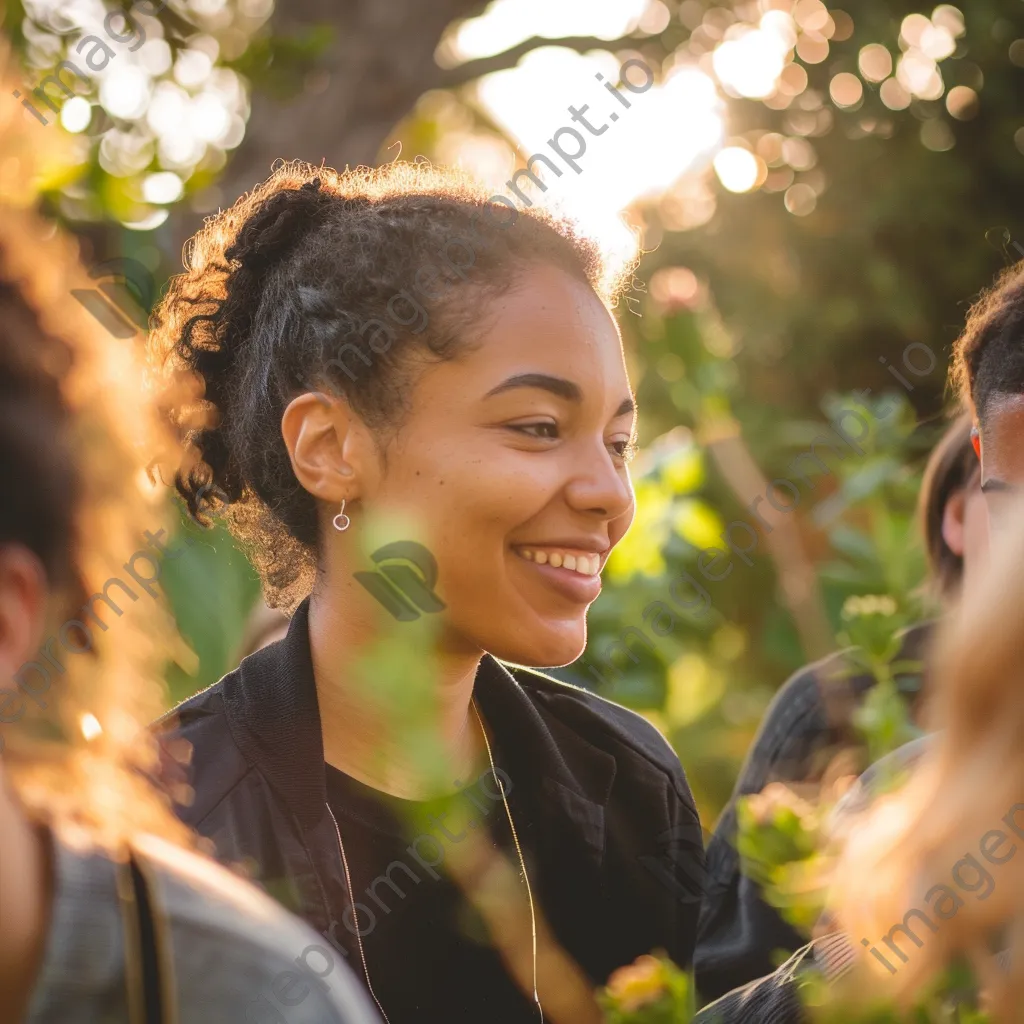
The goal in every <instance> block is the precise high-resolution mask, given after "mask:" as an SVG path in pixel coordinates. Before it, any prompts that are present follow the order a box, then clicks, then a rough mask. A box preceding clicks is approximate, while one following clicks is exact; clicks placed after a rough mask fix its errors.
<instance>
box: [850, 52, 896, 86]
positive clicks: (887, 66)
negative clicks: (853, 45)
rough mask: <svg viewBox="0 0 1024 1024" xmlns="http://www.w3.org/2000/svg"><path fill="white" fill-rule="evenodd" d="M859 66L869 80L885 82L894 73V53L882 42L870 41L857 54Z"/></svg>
mask: <svg viewBox="0 0 1024 1024" xmlns="http://www.w3.org/2000/svg"><path fill="white" fill-rule="evenodd" d="M857 67H858V68H859V69H860V73H861V74H862V75H863V76H864V77H865V78H866V79H867V80H868V81H869V82H884V81H885V80H886V79H887V78H888V77H889V76H890V75H891V74H892V54H891V53H890V52H889V51H888V50H887V49H886V48H885V47H884V46H882V44H881V43H868V45H867V46H865V47H863V48H862V49H861V51H860V53H859V54H858V56H857Z"/></svg>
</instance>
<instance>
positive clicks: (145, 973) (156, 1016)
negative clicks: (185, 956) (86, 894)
mask: <svg viewBox="0 0 1024 1024" xmlns="http://www.w3.org/2000/svg"><path fill="white" fill-rule="evenodd" d="M117 888H118V894H119V895H120V897H121V912H122V918H123V923H124V934H125V985H126V986H127V989H128V1014H129V1018H130V1020H131V1024H177V1020H178V1015H177V1012H176V1010H175V1006H174V986H173V975H172V969H173V967H172V961H171V959H170V937H169V936H168V934H167V929H166V922H165V921H164V920H163V918H162V916H161V915H160V913H159V911H158V908H157V901H156V900H155V898H154V895H153V886H152V884H151V882H150V881H149V879H148V878H147V877H146V870H145V867H144V864H143V863H142V862H141V861H140V857H139V855H138V854H136V853H135V852H134V851H132V853H131V856H130V857H129V859H128V861H127V862H125V863H122V864H121V865H120V866H119V868H118V878H117Z"/></svg>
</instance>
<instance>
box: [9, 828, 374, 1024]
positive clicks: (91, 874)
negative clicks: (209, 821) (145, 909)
mask: <svg viewBox="0 0 1024 1024" xmlns="http://www.w3.org/2000/svg"><path fill="white" fill-rule="evenodd" d="M53 849H54V857H53V863H54V872H55V889H54V899H53V908H52V916H51V922H50V931H49V937H48V939H47V946H46V952H45V955H44V962H43V966H42V970H41V972H40V975H39V978H38V980H37V983H36V987H35V991H34V993H33V996H32V1001H31V1005H30V1007H29V1014H28V1018H27V1021H26V1024H121V1022H125V1024H127V1022H128V1021H130V1020H131V1019H132V1018H131V1017H130V1016H129V1013H128V1003H127V992H126V984H125V933H124V920H123V916H122V912H121V907H120V903H119V899H118V892H117V888H116V878H117V876H116V868H115V865H114V863H113V862H112V861H111V860H110V859H108V858H107V857H106V856H103V855H101V854H97V853H95V852H91V853H81V852H78V851H76V850H73V849H71V848H70V847H68V846H66V845H64V844H62V843H61V842H59V841H54V843H53ZM140 849H141V850H142V851H143V854H144V857H145V861H146V863H147V864H148V866H149V867H150V868H151V869H152V870H151V871H150V876H151V878H152V880H153V881H152V883H151V889H152V891H153V892H152V894H153V902H154V904H155V912H156V914H157V916H158V917H159V918H160V919H161V921H162V922H163V928H164V934H165V935H166V936H167V937H168V939H169V947H170V952H171V955H170V957H169V960H171V961H173V963H172V964H171V965H169V970H167V971H166V972H165V974H166V976H167V980H168V984H167V988H168V989H169V990H170V995H171V996H172V1002H173V1003H176V1008H175V1009H176V1013H175V1014H173V1015H172V1020H170V1021H168V1022H167V1024H235V1022H236V1021H237V1022H238V1024H243V1022H253V1024H378V1022H379V1018H378V1016H377V1014H376V1013H375V1012H374V1011H372V1010H371V1009H370V1006H369V1003H368V998H367V996H366V995H365V994H364V992H363V990H362V987H361V986H360V985H359V984H358V983H357V981H356V980H355V978H354V977H353V975H352V974H351V972H350V971H349V969H348V968H347V966H346V965H345V964H344V963H342V962H341V959H340V957H339V956H338V955H337V953H335V951H334V950H333V949H331V947H330V944H329V943H328V942H327V941H326V940H325V939H324V938H322V937H321V936H319V935H317V934H316V933H315V932H313V931H311V930H310V929H309V928H307V927H306V926H305V925H304V924H302V923H301V922H300V921H298V920H297V919H296V918H293V917H292V916H291V915H289V914H288V913H287V912H286V911H285V910H283V909H282V908H281V907H280V906H279V905H278V904H277V903H275V902H274V901H272V900H271V899H270V898H269V897H267V896H265V895H263V894H262V893H261V892H259V891H258V890H256V889H255V888H253V887H252V886H250V885H248V884H247V883H245V882H243V881H241V880H240V879H238V878H236V877H235V876H234V875H232V874H230V873H229V872H228V871H226V870H225V869H223V868H220V867H218V866H217V865H215V864H213V863H212V862H209V861H207V860H205V859H204V858H201V857H198V856H195V855H194V854H190V853H186V852H184V851H182V850H179V849H178V848H176V847H173V846H170V845H168V844H166V843H163V842H161V841H157V840H149V839H146V840H145V842H144V843H141V844H140ZM175 1018H176V1019H175Z"/></svg>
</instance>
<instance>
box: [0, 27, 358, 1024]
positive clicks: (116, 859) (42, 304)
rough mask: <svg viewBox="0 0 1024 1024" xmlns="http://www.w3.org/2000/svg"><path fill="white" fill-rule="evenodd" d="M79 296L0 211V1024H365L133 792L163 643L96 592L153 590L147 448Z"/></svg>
mask: <svg viewBox="0 0 1024 1024" xmlns="http://www.w3.org/2000/svg"><path fill="white" fill-rule="evenodd" d="M0 42H2V40H0ZM0 58H2V54H0ZM0 63H2V61H0ZM0 71H2V69H0ZM0 77H2V75H0ZM10 84H11V83H10V82H7V83H6V84H5V85H4V87H3V88H2V89H0V93H3V95H4V96H8V95H9V94H10V92H11V89H10V88H9V86H10ZM11 108H13V111H12V110H11ZM23 123H24V112H23V111H21V110H20V108H18V107H17V105H16V103H15V102H14V100H13V99H3V100H0V140H2V141H0V165H2V166H4V168H5V172H9V171H10V169H11V168H10V162H11V160H13V161H14V162H15V163H17V164H18V165H19V169H20V170H21V171H22V172H23V173H24V174H25V175H26V176H28V175H29V174H30V173H31V169H32V168H31V160H32V157H31V150H32V147H31V146H25V147H23V148H22V149H21V151H20V154H19V155H18V156H12V157H11V160H8V161H7V162H6V163H5V160H4V157H5V155H6V153H7V152H9V151H10V148H11V147H12V146H13V143H14V141H15V140H16V138H17V136H18V135H19V133H21V132H26V131H30V130H32V129H31V125H30V126H29V128H28V129H26V128H24V127H23ZM52 131H54V130H53V129H51V132H52ZM25 198H26V199H27V198H28V197H25ZM90 284H91V282H90V280H89V278H88V277H87V275H86V274H85V272H84V270H83V269H82V268H81V267H80V266H79V264H78V262H77V257H76V253H75V247H74V245H73V243H72V242H71V241H70V240H69V239H67V238H66V237H64V236H63V235H61V234H60V233H59V232H58V233H55V231H54V228H53V226H52V225H51V224H48V223H45V222H44V221H42V220H41V219H40V218H38V217H37V216H35V215H34V214H33V213H31V212H28V211H27V210H26V209H15V208H13V207H11V206H7V205H5V206H3V207H0V479H2V481H3V490H4V497H3V500H2V502H0V1024H76V1022H82V1024H85V1022H92V1021H98V1020H101V1019H102V1020H103V1021H109V1022H125V1024H128V1022H129V1021H131V1022H133V1024H134V1022H146V1024H174V1022H176V1021H179V1020H180V1021H181V1022H183V1024H184V1022H187V1024H205V1022H208V1024H214V1022H216V1024H220V1022H226V1021H229V1022H241V1021H259V1022H260V1024H280V1022H282V1021H284V1019H285V1017H284V1016H282V1013H284V1014H287V1020H288V1021H289V1022H298V1021H303V1022H306V1024H324V1022H332V1021H333V1022H338V1024H372V1022H373V1021H375V1020H376V1019H377V1018H376V1015H375V1013H374V1012H372V1011H371V1010H370V1008H369V1006H368V1004H367V1002H366V999H365V996H364V995H363V993H362V992H361V991H360V989H359V988H358V986H357V985H356V984H355V982H354V980H353V978H352V976H351V975H350V974H349V973H348V970H347V968H346V967H345V966H344V965H343V964H340V963H337V962H336V958H334V957H333V956H332V955H331V953H330V951H329V950H328V949H327V948H325V945H324V943H323V942H322V941H318V937H317V936H315V935H314V934H313V933H312V932H310V931H309V930H308V929H307V928H306V927H305V926H304V925H302V924H301V922H299V921H297V920H296V919H294V918H291V917H290V916H289V915H287V914H286V913H285V912H284V911H283V910H281V909H280V907H279V906H278V905H277V904H276V903H274V902H273V901H271V900H270V899H269V898H267V897H266V896H264V895H263V894H262V893H260V892H259V891H258V890H256V889H254V888H253V887H252V886H249V885H247V884H246V883H244V882H242V881H240V880H238V879H236V878H235V877H234V876H232V875H231V874H229V873H228V872H227V871H225V870H224V869H223V868H221V867H219V866H217V865H216V864H214V863H213V862H212V861H209V860H207V859H206V858H203V857H200V856H198V855H197V854H195V853H193V852H189V851H187V850H186V849H185V848H184V847H183V845H177V844H188V843H189V842H190V839H189V836H188V833H187V831H186V830H185V829H184V828H183V827H182V826H181V825H180V824H179V823H178V822H177V821H176V819H175V818H174V816H173V815H172V814H171V812H170V810H169V807H168V805H167V803H166V801H165V800H164V798H163V797H161V796H159V795H158V794H157V792H156V790H155V789H153V788H152V786H151V785H150V783H149V781H148V779H147V773H149V772H151V771H153V770H154V768H155V766H156V745H155V743H154V742H153V740H152V738H151V735H150V733H149V730H148V722H149V721H150V719H151V718H152V716H153V715H154V714H156V713H157V712H158V711H159V710H160V708H161V705H162V696H163V694H162V686H161V685H160V682H159V680H160V678H161V674H162V670H163V667H164V664H165V661H166V658H167V656H168V653H169V652H170V651H171V650H172V640H173V635H174V634H173V629H172V622H171V619H170V616H169V615H168V614H167V612H166V611H165V610H163V609H161V607H160V606H159V605H157V604H155V603H154V604H153V605H152V606H150V607H147V608H146V609H145V612H146V616H147V618H146V622H145V629H143V628H142V624H141V623H140V622H138V621H135V622H129V621H125V622H121V621H119V617H120V616H121V614H122V608H120V607H119V606H118V604H117V602H118V601H120V602H121V603H122V604H125V603H127V601H126V597H127V594H128V593H131V594H132V595H133V596H132V600H133V601H137V600H138V595H137V594H134V591H131V590H128V591H127V592H126V591H125V588H124V587H123V586H120V584H121V583H122V582H123V581H122V580H121V579H120V577H119V578H118V579H116V580H115V579H113V578H112V577H111V571H112V570H116V571H117V572H118V573H119V574H121V575H123V577H124V579H125V580H129V579H130V578H131V577H130V576H129V575H128V573H126V572H125V570H127V569H129V565H125V564H124V563H125V559H126V557H128V558H129V564H130V566H131V568H133V569H134V570H135V572H137V573H140V574H141V575H142V578H150V579H152V578H153V570H154V569H155V568H156V566H157V560H158V557H159V555H158V554H157V551H158V550H159V544H160V538H161V537H162V536H166V533H165V529H160V528H159V527H160V526H161V524H162V525H163V526H164V527H167V528H169V522H168V517H167V516H166V500H165V497H164V495H163V494H158V493H156V490H155V489H154V488H152V487H147V486H146V480H147V477H146V473H145V470H144V468H143V467H144V466H145V464H146V460H147V456H148V455H149V454H150V451H151V450H152V447H151V446H158V445H159V443H160V433H161V432H160V431H159V430H158V429H157V427H156V424H155V418H154V417H153V416H152V413H151V410H150V409H149V408H148V407H147V406H146V405H145V403H144V400H143V398H142V397H141V396H142V395H143V393H144V392H143V387H142V375H141V370H140V368H139V367H138V366H137V365H136V363H135V362H134V356H133V353H132V351H131V343H130V342H125V341H123V340H117V339H115V338H113V337H111V336H108V335H107V334H106V333H105V332H104V331H103V330H102V329H101V328H100V327H99V325H98V324H97V323H96V321H94V320H93V319H92V318H91V317H89V315H88V314H87V313H86V312H85V310H84V308H83V307H82V306H81V305H79V304H78V303H77V302H75V301H74V299H73V298H72V296H71V289H72V288H88V287H89V286H90ZM154 529H155V530H156V533H155V536H154V534H152V533H151V532H150V531H153V530H154ZM144 535H145V537H146V538H150V539H153V542H154V543H155V544H157V545H158V547H157V548H156V549H152V548H147V547H146V544H145V543H144V540H143V538H144ZM132 552H135V553H136V554H135V555H132ZM166 557H174V553H173V551H170V550H168V551H167V552H166ZM136 579H138V577H136ZM104 580H106V581H107V582H106V583H104V582H103V581H104ZM153 594H154V595H155V594H156V592H155V591H153ZM90 595H91V596H90ZM132 612H134V614H135V615H136V616H137V615H138V614H139V612H138V611H137V610H135V609H134V608H133V609H131V610H129V618H130V617H131V614H132ZM58 637H59V641H58V639H57V638H58ZM324 958H326V959H324ZM304 964H305V967H306V969H305V970H303V965H304ZM327 967H329V968H331V970H329V971H327V972H326V974H325V968H327ZM318 975H319V976H318ZM324 979H326V980H324ZM286 983H287V984H286ZM303 990H305V994H304V996H303V998H302V999H301V1000H297V1003H298V1005H295V1004H294V1003H289V1002H287V999H289V998H291V999H295V997H296V996H298V995H299V994H302V993H303ZM282 994H284V997H285V1000H286V1001H285V1002H284V1003H283V1005H285V1006H287V1007H289V1008H288V1009H286V1010H284V1011H282V1012H279V1011H278V1010H277V1006H276V1003H275V1000H277V1001H280V1000H281V997H282Z"/></svg>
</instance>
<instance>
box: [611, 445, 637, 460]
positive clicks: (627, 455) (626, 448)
mask: <svg viewBox="0 0 1024 1024" xmlns="http://www.w3.org/2000/svg"><path fill="white" fill-rule="evenodd" d="M608 447H609V448H611V450H612V451H613V452H614V453H615V454H616V455H617V456H618V457H619V458H620V459H622V461H623V462H629V460H630V459H632V458H633V456H634V455H636V453H637V450H638V449H637V445H636V444H635V442H633V441H630V440H625V441H612V442H611V444H609V445H608Z"/></svg>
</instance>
